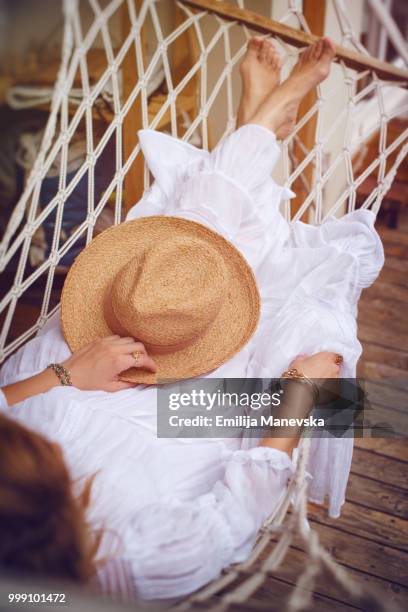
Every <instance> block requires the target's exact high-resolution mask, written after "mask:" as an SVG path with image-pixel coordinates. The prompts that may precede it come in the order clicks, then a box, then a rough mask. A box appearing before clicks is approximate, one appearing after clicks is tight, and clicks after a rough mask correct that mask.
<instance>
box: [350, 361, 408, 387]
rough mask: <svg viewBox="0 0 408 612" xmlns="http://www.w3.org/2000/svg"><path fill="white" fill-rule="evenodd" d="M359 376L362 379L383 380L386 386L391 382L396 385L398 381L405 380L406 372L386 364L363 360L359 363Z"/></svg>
mask: <svg viewBox="0 0 408 612" xmlns="http://www.w3.org/2000/svg"><path fill="white" fill-rule="evenodd" d="M359 376H363V377H364V378H383V379H384V383H387V384H390V383H391V384H392V382H393V380H395V384H398V383H399V381H400V380H406V377H407V371H406V370H400V369H399V368H394V367H393V366H389V365H388V364H387V363H375V362H373V361H366V360H365V359H363V361H361V363H360V369H359Z"/></svg>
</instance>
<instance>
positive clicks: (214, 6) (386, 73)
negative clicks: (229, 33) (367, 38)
mask: <svg viewBox="0 0 408 612" xmlns="http://www.w3.org/2000/svg"><path fill="white" fill-rule="evenodd" d="M180 1H181V2H183V3H184V4H188V5H189V6H191V7H193V8H196V9H201V10H203V11H208V12H210V13H215V14H216V15H219V16H220V17H222V18H223V19H226V20H228V21H237V22H239V23H242V24H244V25H246V26H248V27H249V28H250V29H251V30H255V31H256V32H260V33H261V34H275V35H276V36H279V37H280V38H281V39H282V40H284V41H285V42H288V43H290V44H291V45H293V46H295V47H307V46H308V45H310V44H312V43H314V42H316V41H317V40H318V39H319V36H318V35H315V34H308V33H307V32H302V31H301V30H296V29H295V28H291V27H289V26H287V25H284V24H283V23H279V22H278V21H274V20H273V19H269V18H268V17H263V16H262V15H258V13H255V12H254V11H247V10H246V9H241V8H238V7H237V6H233V5H232V4H230V3H229V2H221V1H218V0H180ZM311 5H312V6H313V7H314V9H311V10H315V11H316V12H317V10H316V7H317V6H320V2H319V0H316V2H313V1H312V2H311ZM303 12H304V11H303ZM335 61H339V62H340V61H342V62H344V63H345V65H346V66H348V67H349V68H352V69H354V70H358V71H359V72H361V71H363V70H372V71H373V72H375V73H376V74H377V76H378V77H379V78H381V79H384V80H388V81H404V83H401V86H404V87H407V86H408V72H407V71H406V70H402V69H401V68H397V67H396V66H393V65H392V64H389V63H387V62H381V61H380V60H378V59H376V58H374V57H370V56H368V55H363V54H362V53H356V52H355V51H350V49H346V48H345V47H341V46H340V45H336V60H335Z"/></svg>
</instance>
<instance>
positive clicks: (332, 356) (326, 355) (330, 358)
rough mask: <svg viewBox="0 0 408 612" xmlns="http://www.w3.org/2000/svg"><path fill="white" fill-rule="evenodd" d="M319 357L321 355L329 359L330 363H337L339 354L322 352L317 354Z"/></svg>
mask: <svg viewBox="0 0 408 612" xmlns="http://www.w3.org/2000/svg"><path fill="white" fill-rule="evenodd" d="M317 354H318V355H321V356H322V357H325V358H326V359H329V360H330V361H334V362H335V361H336V358H337V357H338V355H339V353H332V352H331V351H321V353H317Z"/></svg>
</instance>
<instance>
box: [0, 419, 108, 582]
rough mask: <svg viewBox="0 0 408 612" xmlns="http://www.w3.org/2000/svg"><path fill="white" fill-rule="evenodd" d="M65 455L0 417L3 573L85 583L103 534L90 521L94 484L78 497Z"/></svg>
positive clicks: (89, 483)
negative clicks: (95, 530)
mask: <svg viewBox="0 0 408 612" xmlns="http://www.w3.org/2000/svg"><path fill="white" fill-rule="evenodd" d="M72 484H73V483H72V480H71V477H70V474H69V472H68V469H67V467H66V465H65V462H64V458H63V455H62V452H61V449H60V448H59V446H58V445H57V444H53V443H52V442H49V441H48V440H47V439H46V438H44V437H43V436H41V435H39V434H37V433H34V432H33V431H30V430H29V429H27V428H26V427H23V426H22V425H20V424H18V423H16V422H15V421H13V420H11V419H8V418H7V417H5V416H2V415H0V567H1V568H3V569H5V570H8V571H10V572H24V573H34V574H42V575H45V576H50V577H56V578H62V579H71V580H75V581H86V580H88V579H89V578H90V577H91V576H92V575H93V574H94V572H95V555H96V552H97V549H98V546H99V543H100V537H101V536H100V534H93V533H92V531H91V530H90V528H89V525H88V523H87V521H86V516H85V515H86V508H87V506H88V505H89V501H90V494H91V487H92V478H90V479H88V480H87V482H86V483H85V486H84V487H83V490H82V493H81V494H80V496H79V497H75V496H74V494H73V487H72Z"/></svg>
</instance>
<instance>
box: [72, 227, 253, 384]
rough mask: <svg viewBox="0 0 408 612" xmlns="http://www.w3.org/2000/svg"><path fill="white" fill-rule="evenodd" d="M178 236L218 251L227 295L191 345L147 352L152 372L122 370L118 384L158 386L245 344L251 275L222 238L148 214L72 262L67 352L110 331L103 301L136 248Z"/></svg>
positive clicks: (204, 369) (206, 367)
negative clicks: (148, 215)
mask: <svg viewBox="0 0 408 612" xmlns="http://www.w3.org/2000/svg"><path fill="white" fill-rule="evenodd" d="M178 235H182V236H186V235H188V236H191V235H194V236H196V237H198V238H200V239H201V240H205V241H208V242H209V243H211V246H212V247H213V248H216V249H217V250H218V252H219V254H220V256H221V257H222V258H223V261H224V264H225V266H226V269H227V273H228V279H229V288H228V292H227V295H226V296H225V300H224V302H223V305H222V307H221V309H220V311H219V313H218V315H217V317H216V318H215V320H214V321H213V322H212V324H211V325H210V326H209V327H208V328H207V329H206V330H205V332H204V333H203V334H202V335H201V336H200V337H199V338H197V340H196V341H195V342H194V343H192V344H191V345H189V346H187V347H185V348H183V349H180V350H177V351H173V352H172V353H165V354H163V353H161V354H155V353H154V351H149V355H150V356H151V357H152V359H153V360H154V361H155V362H156V365H157V367H158V371H157V373H156V374H153V373H152V372H148V371H147V370H144V369H142V368H131V369H129V370H126V371H125V372H122V374H121V375H120V378H121V380H124V381H128V382H133V383H141V384H160V383H165V382H168V381H169V380H182V379H186V378H193V377H196V376H201V375H204V374H207V373H208V372H211V371H212V370H214V369H215V368H217V367H219V366H221V365H222V364H223V363H225V362H226V361H228V360H229V359H231V357H233V356H234V355H235V354H236V353H238V352H239V351H240V350H241V349H242V348H243V347H244V346H245V344H246V343H247V342H248V340H249V339H250V338H251V336H252V335H253V333H254V331H255V329H256V327H257V324H258V320H259V310H260V299H259V292H258V288H257V285H256V281H255V277H254V274H253V272H252V270H251V268H250V266H249V265H248V263H247V262H246V260H245V259H244V257H243V256H242V255H241V253H240V252H239V251H238V250H237V249H236V248H235V247H234V246H233V245H232V244H231V243H230V242H228V241H227V240H226V239H225V238H223V237H222V236H220V235H219V234H217V233H216V232H214V231H212V230H210V229H209V228H207V227H205V226H204V225H201V224H200V223H196V222H195V221H189V220H186V219H182V218H178V217H168V216H154V217H143V218H140V219H136V220H134V221H128V222H126V223H122V224H120V225H116V226H113V227H110V228H109V229H107V230H105V231H104V232H103V233H102V234H100V235H99V236H97V237H96V238H95V239H94V240H93V241H92V242H91V243H90V244H89V245H88V246H87V247H86V248H85V249H84V250H83V251H82V253H81V254H80V255H79V256H78V257H77V258H76V260H75V262H74V264H73V265H72V267H71V269H70V271H69V273H68V276H67V278H66V280H65V284H64V289H63V292H62V298H61V320H62V329H63V333H64V337H65V340H66V341H67V343H68V345H69V347H70V349H71V351H73V352H74V351H76V350H78V349H80V348H82V347H83V346H85V345H87V344H88V343H90V342H92V341H94V340H96V339H98V338H103V337H106V336H109V335H112V334H113V333H114V332H113V331H112V330H111V329H110V328H109V326H108V324H107V322H106V320H105V317H104V301H105V299H106V296H107V294H108V292H109V289H110V286H111V283H112V280H113V279H114V277H115V276H116V274H117V273H118V272H119V270H120V269H121V268H122V267H123V266H124V265H125V264H126V263H128V262H129V261H130V260H131V259H132V258H133V257H134V256H135V255H136V254H137V253H138V252H140V249H143V250H144V249H146V248H149V247H151V246H153V245H154V244H155V243H156V244H157V242H158V241H162V240H166V239H167V240H168V238H169V236H174V237H176V236H178ZM136 340H137V338H136Z"/></svg>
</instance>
